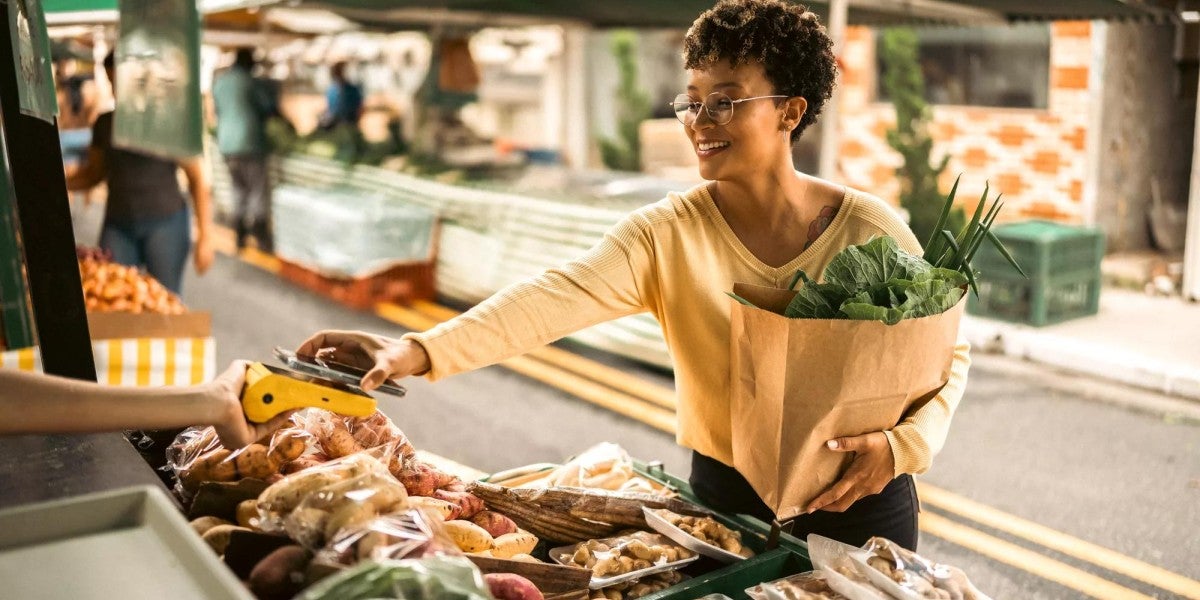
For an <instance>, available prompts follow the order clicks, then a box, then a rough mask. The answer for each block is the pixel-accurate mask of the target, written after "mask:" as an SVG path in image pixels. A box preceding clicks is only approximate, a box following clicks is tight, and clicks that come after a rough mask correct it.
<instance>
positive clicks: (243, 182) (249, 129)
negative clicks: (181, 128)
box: [212, 48, 279, 252]
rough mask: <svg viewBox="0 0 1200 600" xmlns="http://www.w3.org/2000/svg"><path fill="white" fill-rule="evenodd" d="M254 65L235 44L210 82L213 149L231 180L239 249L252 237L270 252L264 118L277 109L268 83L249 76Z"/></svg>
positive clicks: (247, 51) (248, 51)
mask: <svg viewBox="0 0 1200 600" xmlns="http://www.w3.org/2000/svg"><path fill="white" fill-rule="evenodd" d="M254 64H255V61H254V50H253V49H252V48H239V49H238V50H237V54H236V58H235V60H234V64H233V66H231V67H229V68H228V69H226V70H225V71H224V72H222V73H221V74H219V75H217V77H216V80H215V81H214V82H213V90H212V95H213V105H214V106H215V107H216V112H217V149H218V150H219V151H220V152H221V155H222V156H223V157H224V158H225V164H226V165H227V166H228V167H229V176H230V179H232V181H233V191H234V199H235V214H234V220H235V223H234V226H235V229H236V231H237V247H238V249H239V250H240V249H242V248H244V247H246V244H247V241H248V239H249V238H250V237H251V236H253V237H254V238H255V240H256V241H257V242H258V248H259V250H262V251H264V252H272V251H273V250H274V241H273V238H272V234H271V181H270V170H269V168H268V163H267V157H268V154H269V146H268V144H267V120H268V119H269V118H271V117H272V116H274V115H277V114H278V113H279V109H278V106H277V104H276V101H275V95H274V93H273V91H272V89H271V87H270V86H269V85H267V83H268V82H266V81H264V80H262V79H258V78H256V77H255V76H254V73H253V71H254Z"/></svg>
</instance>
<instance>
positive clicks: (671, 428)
mask: <svg viewBox="0 0 1200 600" xmlns="http://www.w3.org/2000/svg"><path fill="white" fill-rule="evenodd" d="M375 314H377V315H378V316H379V317H381V318H383V319H385V320H388V321H391V322H393V323H396V324H397V325H400V326H402V327H405V328H407V329H414V330H417V331H422V330H425V329H429V328H430V327H432V326H434V325H436V324H437V323H438V320H437V319H434V318H432V317H429V316H428V315H424V314H421V313H418V312H416V311H414V310H412V309H411V308H405V307H403V306H399V305H397V304H392V303H390V302H384V303H380V304H377V305H376V306H375ZM500 364H501V366H504V367H507V368H509V369H511V370H513V371H516V372H517V373H520V374H521V375H524V376H526V377H529V378H530V379H536V380H537V381H540V382H542V383H545V384H546V385H549V386H551V387H554V388H557V389H559V390H562V391H564V392H567V393H569V394H572V395H574V396H576V397H579V398H581V399H583V400H587V401H588V402H591V403H592V404H595V405H597V406H600V407H603V408H606V409H608V410H611V411H613V412H615V413H617V414H620V415H624V416H627V417H629V418H631V419H636V420H638V421H641V422H642V423H645V424H647V425H649V426H651V427H654V428H656V429H659V430H661V431H665V432H667V433H674V432H675V413H674V411H669V410H665V409H663V408H660V407H657V406H654V405H652V404H649V403H647V402H644V401H642V400H641V399H639V398H636V397H634V396H630V395H628V394H623V393H621V392H618V391H615V390H613V389H611V388H608V387H606V386H604V385H601V384H599V383H596V382H595V381H592V380H590V379H585V378H583V377H580V376H579V375H576V374H574V373H570V372H567V371H565V370H563V369H559V368H557V367H554V366H552V365H548V364H546V363H543V362H541V361H539V360H535V359H533V358H530V357H528V356H518V357H515V358H510V359H508V360H506V361H504V362H502V363H500Z"/></svg>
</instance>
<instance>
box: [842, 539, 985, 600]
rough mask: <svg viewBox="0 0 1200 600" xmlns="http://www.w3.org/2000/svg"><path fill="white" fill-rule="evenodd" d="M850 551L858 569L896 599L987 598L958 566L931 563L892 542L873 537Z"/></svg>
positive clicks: (947, 599)
mask: <svg viewBox="0 0 1200 600" xmlns="http://www.w3.org/2000/svg"><path fill="white" fill-rule="evenodd" d="M863 550H864V552H863V553H852V554H851V558H852V559H854V560H855V561H856V564H857V566H858V567H859V570H860V571H862V572H863V574H864V575H866V576H867V578H868V579H870V580H871V582H872V583H874V584H875V585H876V586H877V587H880V588H882V589H884V590H885V591H887V592H888V593H889V594H891V595H892V596H894V597H896V598H899V599H900V600H990V599H989V598H988V597H987V596H986V595H984V594H983V593H982V592H980V591H979V590H978V589H976V588H975V586H974V585H972V584H971V582H970V581H969V580H968V579H967V576H966V574H965V573H963V572H962V570H961V569H958V568H956V567H951V566H949V565H943V564H938V563H935V562H933V561H931V560H929V559H926V558H925V557H923V556H921V555H919V554H917V553H915V552H912V551H910V550H908V549H906V548H902V547H900V546H899V545H897V544H895V543H894V542H892V541H890V540H887V539H884V538H881V537H873V538H871V539H870V540H867V543H866V545H864V546H863Z"/></svg>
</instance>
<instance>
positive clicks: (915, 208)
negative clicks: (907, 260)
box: [881, 28, 966, 240]
mask: <svg viewBox="0 0 1200 600" xmlns="http://www.w3.org/2000/svg"><path fill="white" fill-rule="evenodd" d="M881 52H882V59H883V64H884V67H885V68H884V79H883V86H884V89H885V90H887V94H888V96H889V97H890V98H891V100H892V105H893V106H894V107H895V109H896V127H895V128H894V129H890V130H888V132H887V141H888V145H890V146H891V147H892V148H894V149H895V150H896V151H897V152H899V153H900V156H901V157H902V158H903V161H904V162H903V164H902V165H901V166H900V167H899V168H898V169H896V174H897V175H898V176H899V177H900V185H901V190H900V206H902V207H904V209H905V210H907V211H908V215H909V227H910V228H912V230H913V233H914V234H916V236H917V239H919V240H927V239H931V238H933V237H934V236H935V235H937V232H938V231H939V230H940V229H942V228H945V229H949V230H950V231H952V232H957V231H960V230H961V229H962V227H963V225H964V223H965V221H966V218H965V215H964V214H963V211H962V210H961V209H958V208H955V209H953V210H952V211H951V212H950V214H949V215H948V216H947V218H946V220H945V221H944V223H943V226H942V227H941V228H939V227H937V221H938V216H939V213H940V211H941V208H942V194H941V192H940V191H938V178H939V176H941V174H942V172H943V171H945V170H946V164H947V163H948V162H949V161H950V157H949V156H944V157H942V159H941V160H940V161H938V162H937V164H931V162H930V161H931V154H932V151H933V139H932V138H931V137H930V136H929V120H930V114H929V106H928V104H926V102H925V82H924V79H923V78H922V74H921V67H920V64H919V62H918V56H917V35H916V33H914V32H913V31H912V30H911V29H904V28H894V29H888V30H886V31H884V33H883V44H882V48H881Z"/></svg>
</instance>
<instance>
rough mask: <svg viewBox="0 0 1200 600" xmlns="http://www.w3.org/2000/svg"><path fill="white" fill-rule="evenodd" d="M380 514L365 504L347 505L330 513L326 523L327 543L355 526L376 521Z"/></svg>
mask: <svg viewBox="0 0 1200 600" xmlns="http://www.w3.org/2000/svg"><path fill="white" fill-rule="evenodd" d="M377 514H378V513H376V512H375V510H374V509H373V508H372V507H371V506H369V505H365V504H347V505H344V506H342V507H340V508H338V509H337V510H336V511H334V512H332V513H330V515H329V520H328V521H326V522H325V541H326V542H329V541H331V540H333V537H334V536H335V535H337V532H339V531H341V530H343V529H345V528H347V527H353V526H355V525H361V524H363V523H366V522H367V521H370V520H371V519H374V518H375V517H376V515H377Z"/></svg>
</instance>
